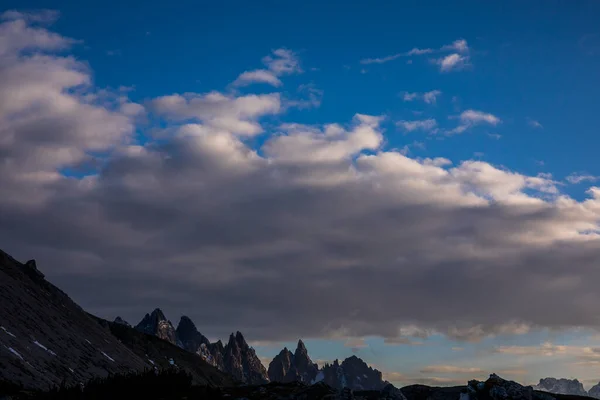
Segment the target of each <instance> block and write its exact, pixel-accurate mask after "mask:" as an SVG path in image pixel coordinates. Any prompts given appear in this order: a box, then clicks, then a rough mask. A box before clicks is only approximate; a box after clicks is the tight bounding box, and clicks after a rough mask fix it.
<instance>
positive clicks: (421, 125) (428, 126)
mask: <svg viewBox="0 0 600 400" xmlns="http://www.w3.org/2000/svg"><path fill="white" fill-rule="evenodd" d="M396 126H397V127H399V128H402V129H403V130H405V131H406V132H413V131H418V130H421V131H425V132H434V131H435V129H436V128H437V121H436V120H435V119H433V118H430V119H423V120H415V121H404V120H403V121H398V122H396Z"/></svg>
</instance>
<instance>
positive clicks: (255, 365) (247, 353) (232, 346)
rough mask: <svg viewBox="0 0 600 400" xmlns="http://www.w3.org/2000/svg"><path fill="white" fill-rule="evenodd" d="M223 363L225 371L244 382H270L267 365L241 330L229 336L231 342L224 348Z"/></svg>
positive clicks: (256, 383)
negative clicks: (263, 363)
mask: <svg viewBox="0 0 600 400" xmlns="http://www.w3.org/2000/svg"><path fill="white" fill-rule="evenodd" d="M223 365H224V370H225V372H227V373H229V374H231V375H232V376H233V377H234V378H235V379H237V380H239V381H242V382H244V383H248V384H255V385H258V384H262V383H267V382H269V376H268V374H267V371H266V369H265V367H264V366H263V365H262V363H261V362H260V359H259V358H258V356H257V355H256V352H255V351H254V349H253V348H251V347H250V346H248V343H246V340H245V339H244V336H243V335H242V334H241V333H240V332H239V331H238V332H237V333H236V334H235V335H234V334H233V333H232V334H231V336H229V342H228V343H227V345H226V346H225V348H224V349H223Z"/></svg>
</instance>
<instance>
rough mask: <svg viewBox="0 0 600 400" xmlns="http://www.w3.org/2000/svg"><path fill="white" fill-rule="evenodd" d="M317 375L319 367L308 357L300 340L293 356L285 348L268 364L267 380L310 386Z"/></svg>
mask: <svg viewBox="0 0 600 400" xmlns="http://www.w3.org/2000/svg"><path fill="white" fill-rule="evenodd" d="M318 373H319V367H318V366H317V364H315V363H313V362H312V360H311V359H310V357H309V356H308V350H307V349H306V346H305V345H304V342H303V341H302V340H301V339H300V340H298V346H297V347H296V351H295V352H294V353H293V354H292V352H291V351H289V350H288V349H287V347H286V348H284V349H283V350H282V351H281V352H280V353H279V354H278V355H277V356H276V357H275V358H274V359H273V361H271V363H270V364H269V379H271V380H272V381H278V382H293V381H299V382H304V383H307V384H310V383H311V382H313V381H314V380H315V377H316V376H317V374H318Z"/></svg>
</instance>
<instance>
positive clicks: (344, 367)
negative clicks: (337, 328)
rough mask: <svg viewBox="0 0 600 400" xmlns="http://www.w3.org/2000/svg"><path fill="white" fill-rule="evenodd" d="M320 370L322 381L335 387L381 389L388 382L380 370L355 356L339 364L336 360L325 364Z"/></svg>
mask: <svg viewBox="0 0 600 400" xmlns="http://www.w3.org/2000/svg"><path fill="white" fill-rule="evenodd" d="M321 372H322V374H323V380H324V382H325V383H327V384H328V385H330V386H331V387H334V388H336V389H342V388H345V387H347V388H350V389H353V390H381V389H383V388H384V387H385V386H386V385H387V384H388V382H386V381H384V380H383V376H382V373H381V372H380V371H378V370H376V369H373V368H372V367H369V366H368V365H367V363H365V362H364V361H363V360H361V359H360V358H358V357H356V356H352V357H349V358H347V359H345V360H344V361H343V362H342V363H341V364H340V363H339V361H338V360H335V361H334V362H333V364H325V366H324V367H323V370H322V371H321Z"/></svg>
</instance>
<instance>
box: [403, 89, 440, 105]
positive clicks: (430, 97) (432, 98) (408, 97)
mask: <svg viewBox="0 0 600 400" xmlns="http://www.w3.org/2000/svg"><path fill="white" fill-rule="evenodd" d="M441 94H442V92H441V91H439V90H432V91H429V92H424V93H411V92H404V94H403V96H402V99H403V100H404V101H413V100H416V99H421V100H423V101H424V102H425V103H427V104H435V103H436V102H437V98H438V97H439V96H440V95H441Z"/></svg>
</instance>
